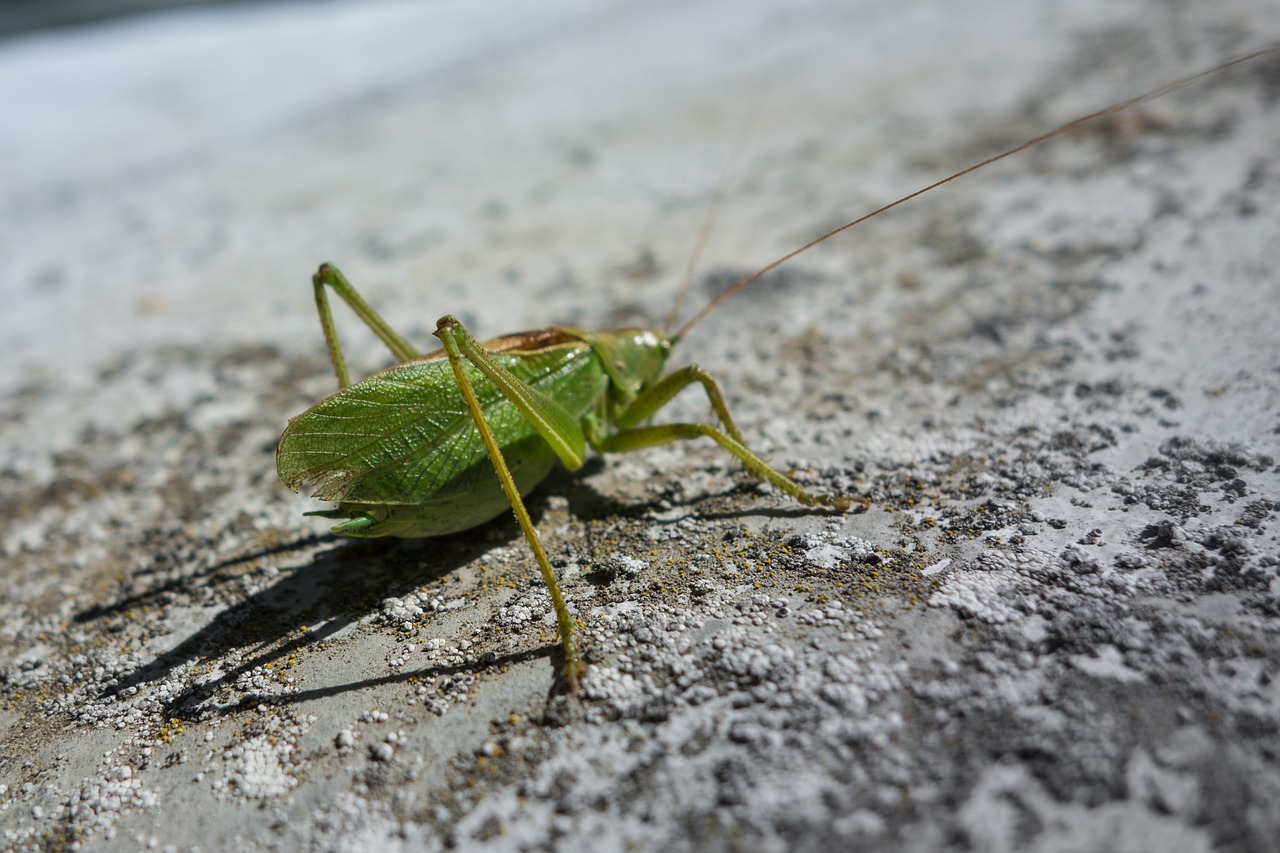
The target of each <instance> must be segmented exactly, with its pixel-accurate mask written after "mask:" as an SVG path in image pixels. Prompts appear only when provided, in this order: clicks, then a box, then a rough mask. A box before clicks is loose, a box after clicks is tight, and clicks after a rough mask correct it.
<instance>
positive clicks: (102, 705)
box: [0, 0, 1280, 851]
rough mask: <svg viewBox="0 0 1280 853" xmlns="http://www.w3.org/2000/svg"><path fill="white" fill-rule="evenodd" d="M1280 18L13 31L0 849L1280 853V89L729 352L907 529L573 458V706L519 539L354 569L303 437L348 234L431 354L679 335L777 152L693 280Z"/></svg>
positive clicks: (1092, 8)
mask: <svg viewBox="0 0 1280 853" xmlns="http://www.w3.org/2000/svg"><path fill="white" fill-rule="evenodd" d="M535 6H536V8H534V7H535ZM1277 33H1280V20H1277V15H1276V10H1275V6H1274V4H1273V3H1272V2H1270V1H1269V0H1226V2H1223V3H1216V4H1212V5H1211V4H1182V3H1151V2H1119V3H1116V2H1106V3H1104V2H1081V3H1070V4H1062V3H1039V4H1027V3H1002V2H994V0H985V2H979V3H971V4H963V5H961V4H948V3H941V2H905V3H903V2H896V0H895V2H877V3H870V2H869V3H864V4H847V3H821V2H803V3H778V4H761V3H750V4H744V3H741V2H727V0H726V2H719V0H708V1H707V2H699V3H657V4H654V3H623V2H597V3H587V2H571V0H559V2H553V3H540V4H531V5H529V6H519V5H516V4H509V5H495V4H488V3H432V4H412V3H388V2H374V3H358V4H357V3H342V2H334V3H325V4H303V3H299V4H293V5H268V6H243V7H242V6H236V7H232V8H228V9H220V10H197V11H185V12H179V13H172V14H168V15H163V16H157V17H142V18H135V19H131V20H128V21H124V22H120V23H115V24H102V25H95V26H91V27H84V28H80V29H74V30H66V31H56V32H48V33H42V34H35V35H29V36H23V37H18V38H13V39H9V40H7V41H4V42H0V115H3V116H4V117H5V119H4V121H3V122H0V186H3V187H4V192H3V194H2V195H0V257H3V260H4V273H5V274H4V275H3V276H2V277H0V298H2V299H3V305H4V308H3V310H2V311H0V347H2V348H3V349H2V350H0V352H2V355H3V363H4V365H5V370H4V372H3V375H0V412H3V419H2V422H0V519H3V521H2V522H0V559H2V560H3V564H2V571H3V579H4V595H3V603H2V604H0V617H2V618H0V661H2V669H0V698H2V700H3V704H2V706H0V732H2V734H0V738H2V746H0V839H2V840H0V846H3V847H4V848H6V849H23V850H25V849H71V848H84V849H93V850H134V849H138V848H139V847H140V846H150V847H153V848H155V849H174V850H197V849H199V850H264V849H314V850H385V849H404V850H409V849H413V850H418V849H423V850H437V849H444V848H458V849H476V850H495V851H497V850H542V849H566V850H568V849H577V850H580V849H592V850H604V851H609V850H677V851H678V850H693V849H699V850H730V849H733V850H830V849H909V850H933V849H943V848H947V849H976V850H995V851H999V850H1015V849H1018V850H1022V849H1032V850H1096V849H1108V850H1149V849H1160V850H1208V849H1213V848H1217V849H1225V850H1241V851H1245V850H1266V849H1273V848H1272V845H1273V844H1274V839H1275V838H1276V837H1277V836H1278V834H1280V809H1278V808H1277V806H1276V803H1277V802H1278V801H1280V737H1278V726H1280V679H1278V678H1277V675H1278V673H1277V669H1278V668H1280V663H1278V661H1280V574H1278V571H1280V570H1278V568H1277V556H1278V549H1277V545H1276V541H1275V535H1276V534H1275V529H1276V527H1275V514H1276V504H1275V501H1276V486H1277V469H1276V461H1275V460H1276V456H1277V434H1278V432H1280V418H1278V415H1280V393H1278V392H1280V370H1278V366H1280V360H1278V358H1277V357H1278V356H1280V346H1277V336H1276V331H1275V330H1276V328H1277V327H1278V326H1280V287H1278V286H1277V283H1276V277H1275V270H1276V268H1277V266H1278V262H1280V165H1278V161H1277V159H1276V140H1277V139H1280V109H1277V102H1278V99H1280V68H1278V67H1277V64H1276V63H1275V62H1274V61H1271V62H1257V63H1254V64H1252V65H1250V66H1249V67H1246V68H1242V69H1240V70H1238V71H1236V72H1234V73H1230V74H1227V75H1223V76H1221V77H1219V78H1216V79H1214V80H1211V81H1208V82H1205V83H1203V84H1201V85H1198V86H1196V87H1195V88H1193V89H1190V90H1187V91H1184V92H1182V93H1180V94H1178V95H1175V96H1172V97H1169V98H1166V99H1164V100H1161V101H1159V102H1156V103H1153V104H1150V105H1149V106H1147V107H1144V108H1143V109H1142V110H1140V111H1137V112H1135V113H1132V114H1129V115H1127V116H1124V117H1122V118H1118V119H1116V120H1114V121H1110V122H1107V123H1105V124H1104V125H1102V126H1099V127H1095V128H1092V129H1090V130H1088V131H1083V132H1080V133H1077V134H1074V135H1072V136H1071V137H1069V138H1064V139H1061V140H1059V141H1057V142H1055V143H1053V144H1052V145H1050V146H1047V147H1044V148H1042V149H1039V150H1037V151H1035V152H1033V153H1029V154H1027V155H1023V156H1019V157H1017V158H1014V159H1013V160H1011V161H1008V162H1006V163H1004V164H1002V165H1000V166H997V167H993V168H991V169H988V170H985V171H984V172H982V173H980V174H978V175H974V176H971V177H970V178H967V179H965V180H963V181H961V182H957V183H956V184H954V185H952V186H950V187H948V188H945V189H943V190H941V191H939V192H936V193H933V194H932V195H931V196H929V197H927V198H925V199H922V200H920V201H918V202H915V203H912V204H911V205H909V206H906V207H904V208H902V209H900V210H898V211H896V212H895V213H893V214H891V215H888V216H884V217H881V218H880V219H879V220H877V221H875V222H874V223H871V224H869V225H867V226H865V227H863V228H861V229H859V230H858V231H857V233H855V234H853V235H849V236H848V237H846V238H843V239H839V240H833V241H831V242H830V243H829V244H827V245H825V246H823V247H822V248H821V249H819V250H815V251H813V252H811V253H809V254H807V255H805V256H803V257H801V258H799V259H797V260H796V261H794V262H793V263H791V264H789V265H788V266H786V267H785V268H784V269H782V270H780V271H779V272H778V273H777V274H776V275H773V276H770V277H769V278H768V279H767V280H766V281H764V282H762V283H761V285H760V286H758V287H756V288H755V289H754V290H752V291H750V292H747V293H744V294H742V295H741V296H740V297H739V298H737V299H736V300H734V301H733V302H731V303H729V304H728V305H726V306H725V308H724V309H723V310H722V311H720V312H719V313H718V314H716V315H714V316H713V317H712V318H711V319H709V320H708V321H707V322H706V323H704V324H703V325H701V326H700V327H698V328H697V329H696V330H695V332H694V333H693V334H691V335H690V336H689V338H688V340H687V341H686V342H685V344H684V345H683V352H682V353H679V354H678V355H677V358H678V359H681V358H682V359H685V360H694V361H697V362H699V363H701V364H703V365H704V366H706V367H707V368H708V369H709V370H711V371H712V372H713V373H714V374H715V375H717V376H718V377H720V379H721V380H722V382H723V385H724V388H725V389H726V393H727V394H728V397H729V402H730V405H731V407H732V408H733V410H734V411H735V412H736V413H737V414H738V417H739V422H740V424H741V425H742V427H743V429H744V431H745V433H746V434H747V436H748V437H749V438H750V440H751V441H752V442H753V444H754V445H755V446H756V448H757V449H759V450H760V451H761V452H762V453H764V454H766V455H767V456H769V457H770V458H771V459H773V460H775V461H776V462H778V464H780V465H783V466H785V467H788V468H790V469H793V470H795V471H796V472H797V476H799V477H800V478H801V479H802V480H804V481H805V482H807V483H811V484H813V485H814V486H815V487H818V488H823V489H829V490H833V491H836V492H841V493H860V494H866V495H868V496H869V497H871V499H872V500H873V501H874V506H873V508H872V509H871V510H870V511H869V512H867V513H865V514H859V515H851V516H848V517H832V516H830V515H824V514H821V513H812V512H806V511H803V510H802V509H800V508H798V507H796V506H794V505H792V504H790V503H789V502H788V501H786V500H785V499H783V498H781V497H780V496H778V495H776V494H772V493H770V491H769V490H768V489H763V488H760V487H758V486H756V485H755V484H753V483H752V482H750V481H749V480H747V479H746V478H744V477H743V476H742V474H741V472H740V471H739V469H738V468H737V466H736V465H734V464H732V462H731V461H730V460H728V459H726V458H725V457H724V456H723V455H722V454H720V453H718V452H716V450H715V449H714V448H712V447H707V446H703V445H701V444H691V445H689V446H686V447H673V448H669V449H662V450H657V451H653V452H646V453H643V454H638V455H634V456H629V457H619V458H610V459H605V460H599V461H595V462H592V463H591V464H590V465H589V466H588V468H587V469H586V470H585V471H583V472H581V474H580V475H576V476H569V475H566V474H563V473H561V474H557V475H555V476H553V477H552V478H551V480H550V481H549V482H548V483H547V485H546V486H545V487H544V488H543V489H541V490H540V491H539V492H538V493H537V495H536V497H535V498H534V500H533V501H532V508H533V511H534V514H535V516H536V517H537V521H538V524H539V526H540V528H541V530H542V531H543V533H544V535H545V538H546V544H547V546H548V550H549V551H550V553H552V554H553V555H554V557H555V560H556V563H557V567H558V569H559V570H560V571H561V573H562V574H563V576H564V586H565V591H566V594H567V596H568V598H569V599H570V602H571V605H572V607H573V609H574V610H575V612H576V613H577V614H578V616H579V618H580V619H581V623H582V626H583V628H582V636H583V641H584V644H585V647H586V653H587V655H588V657H589V659H590V661H591V671H590V674H589V675H588V677H587V679H586V682H585V689H584V691H583V694H582V695H581V696H580V697H577V698H572V699H570V698H567V697H564V696H560V695H556V694H555V693H554V685H555V681H556V667H557V664H556V653H555V644H554V642H553V640H552V637H553V633H554V629H553V626H552V622H551V620H550V610H549V607H548V602H547V596H546V594H545V592H544V591H543V590H542V589H541V588H540V584H539V582H538V581H537V577H536V571H535V569H534V567H533V564H532V561H531V560H530V558H529V555H528V553H527V551H526V549H525V548H524V547H523V546H522V544H521V542H520V541H519V540H518V538H517V535H516V530H515V528H514V525H513V524H510V523H506V522H497V523H493V524H491V525H489V526H487V527H485V528H482V529H479V530H475V531H473V532H471V533H468V534H465V535H459V536H456V537H451V538H448V539H441V540H435V541H424V542H402V543H387V544H385V545H383V544H379V543H373V544H344V543H342V542H338V541H335V540H333V539H331V538H329V537H327V536H326V535H325V533H324V531H325V526H324V524H323V522H322V521H321V520H318V519H313V518H305V517H303V516H302V514H301V513H302V512H303V511H305V510H307V509H314V508H317V507H316V506H315V504H314V503H313V502H311V501H309V500H307V499H304V498H298V497H296V496H293V495H291V494H289V493H288V492H287V491H286V490H285V489H283V487H281V486H280V484H279V483H278V482H277V480H276V477H275V472H274V465H273V458H272V453H273V448H274V444H275V441H276V439H277V437H278V435H279V432H280V430H281V428H282V427H283V425H284V423H285V420H286V419H287V418H288V417H289V416H290V415H293V414H296V413H298V412H300V411H302V410H303V409H305V408H306V407H307V406H308V405H310V404H311V403H314V402H315V401H317V400H319V399H320V398H321V397H323V396H324V395H325V394H327V393H329V391H330V390H331V389H332V387H333V377H332V375H331V372H330V370H329V367H328V364H327V360H326V358H325V354H324V350H323V345H322V342H321V338H320V334H319V329H318V324H317V323H316V320H315V317H314V310H313V307H312V304H311V295H310V292H309V283H308V277H309V275H310V273H311V272H312V271H313V270H314V268H315V267H316V265H317V264H318V263H319V262H320V261H322V260H330V261H333V262H335V263H337V264H338V265H340V266H341V267H342V268H343V269H344V270H345V271H346V272H347V273H348V275H350V277H351V278H352V279H353V280H354V281H355V282H356V283H357V284H358V285H359V286H361V287H362V288H363V290H364V292H365V293H366V295H367V296H368V297H369V299H370V300H371V301H372V302H373V303H374V304H375V305H377V306H379V307H381V308H382V309H383V310H384V311H385V313H386V315H387V316H388V318H389V319H390V320H391V321H392V323H393V324H395V325H396V326H397V327H398V328H399V329H400V330H401V331H403V332H404V333H405V334H407V335H408V336H409V337H410V338H411V339H412V340H414V341H417V342H420V343H421V344H422V345H423V346H426V345H427V344H429V343H430V342H431V338H430V336H429V332H430V330H431V329H432V328H434V322H435V319H436V318H437V317H438V316H440V315H441V314H443V313H446V312H452V313H456V314H458V315H459V316H460V317H461V318H462V319H463V320H464V321H465V322H467V323H469V324H471V326H472V328H473V329H474V330H476V331H477V332H478V333H479V334H481V335H494V334H499V333H503V332H509V331H513V330H517V329H521V328H529V327H537V326H541V325H545V324H549V323H561V324H576V325H582V326H591V327H607V326H613V325H618V324H622V323H630V322H637V321H643V322H647V323H651V324H658V323H661V322H662V319H663V317H664V316H665V313H666V311H667V309H668V307H669V305H670V304H671V300H672V298H673V295H674V294H675V292H676V291H677V290H678V288H679V286H680V281H681V278H682V275H683V273H682V270H683V268H684V265H685V262H686V259H687V257H688V256H689V252H690V247H691V245H692V244H693V242H694V236H693V235H694V234H695V232H696V231H697V229H698V223H699V221H700V220H701V218H702V215H703V212H704V211H705V209H706V206H707V200H708V199H709V197H710V196H711V195H712V193H713V190H714V187H715V186H716V184H717V175H718V174H719V173H720V171H721V165H722V163H723V162H724V161H725V160H726V158H728V157H729V154H730V152H732V151H733V150H734V149H735V145H736V143H735V140H737V139H739V138H745V139H746V140H747V142H746V146H745V152H744V154H743V155H742V156H741V158H740V160H739V166H738V167H737V168H736V169H735V170H733V174H734V177H732V178H731V179H729V180H728V181H727V183H726V186H727V191H726V197H725V200H724V203H723V204H722V205H721V208H720V212H719V215H718V217H717V221H716V226H715V230H714V234H713V238H712V240H711V243H710V245H709V246H708V249H707V252H706V255H705V259H704V261H703V264H702V268H701V269H702V272H701V273H700V274H699V276H698V278H697V282H696V285H695V287H694V291H693V296H692V303H693V304H694V305H696V304H700V303H701V302H702V301H703V300H705V299H707V298H709V295H710V294H711V293H713V292H715V290H716V288H717V287H720V286H723V284H724V283H725V282H726V281H728V280H731V279H732V278H734V277H736V276H738V275H740V274H743V273H745V272H747V271H750V270H752V269H753V268H755V267H757V266H759V265H761V264H763V263H765V262H767V261H769V260H770V259H772V258H773V257H775V256H777V255H779V254H781V253H782V252H784V251H786V250H788V249H790V248H793V247H794V246H796V245H799V244H800V243H802V242H804V241H805V240H806V239H808V238H810V237H812V236H813V235H815V234H817V233H820V232H821V231H822V230H823V229H824V228H826V227H829V226H831V225H833V224H836V223H838V222H840V221H842V220H844V219H847V218H851V217H852V216H855V215H857V214H859V213H862V212H864V211H865V210H867V209H870V208H871V207H874V206H876V205H877V204H879V203H882V202H883V201H886V200H889V199H891V198H894V197H896V196H898V195H901V194H903V193H905V192H908V191H910V190H912V189H915V188H916V187H918V186H921V185H923V184H926V183H928V182H929V181H931V180H933V179H935V178H936V177H939V176H941V175H943V174H945V173H947V172H948V171H950V170H952V169H954V168H958V167H959V166H962V165H965V164H967V163H969V162H972V161H975V160H977V159H980V158H981V157H982V156H984V155H986V154H989V153H991V152H993V151H995V150H998V149H999V148H1001V147H1003V146H1006V145H1009V144H1012V143H1014V142H1016V141H1018V140H1020V139H1022V138H1025V137H1028V136H1031V135H1034V134H1035V133H1037V132H1040V131H1043V130H1045V129H1048V128H1050V127H1052V126H1054V125H1056V124H1058V123H1060V122H1062V121H1065V120H1066V119H1069V118H1071V117H1074V116H1075V115H1077V114H1080V113H1084V112H1088V111H1090V110H1092V109H1096V108H1099V107H1101V106H1104V105H1106V104H1108V103H1110V102H1112V101H1114V100H1118V99H1120V98H1123V97H1126V96H1128V95H1131V94H1135V93H1137V92H1140V91H1143V90H1145V89H1148V88H1151V87H1154V86H1156V85H1158V84H1161V83H1164V82H1168V81H1170V80H1172V79H1174V78H1176V77H1179V76H1182V75H1184V74H1187V73H1190V72H1192V71H1194V70H1198V69H1200V68H1202V67H1207V66H1208V65H1211V64H1213V63H1214V62H1216V61H1218V60H1220V59H1223V58H1225V57H1227V56H1230V55H1232V54H1235V53H1240V52H1243V51H1245V50H1248V49H1252V48H1255V47H1258V46H1260V45H1262V44H1264V43H1265V42H1266V41H1267V40H1268V39H1274V38H1275V37H1276V34H1277ZM752 115H754V119H752V118H749V116H752ZM744 127H749V130H747V131H745V132H743V130H742V129H743V128H744ZM349 320H350V318H349V317H346V316H343V317H341V318H340V322H341V323H342V328H343V331H344V333H346V336H347V338H348V340H349V342H350V343H349V351H350V352H351V354H352V358H353V362H354V365H353V366H354V368H355V370H356V372H358V373H367V372H369V371H371V370H373V369H376V368H378V367H380V366H382V365H383V364H385V363H386V355H385V353H384V352H381V351H379V347H378V346H377V344H376V341H374V340H372V338H371V336H370V335H368V334H367V333H362V332H361V331H360V330H357V329H356V328H355V324H354V323H352V322H349ZM686 397H687V398H686ZM670 416H671V417H672V418H677V417H678V418H701V417H705V416H706V404H705V401H704V400H701V399H698V395H697V394H692V393H691V394H688V395H686V396H685V397H681V398H680V399H679V400H678V401H677V403H676V404H675V405H674V406H673V409H672V411H671V413H670Z"/></svg>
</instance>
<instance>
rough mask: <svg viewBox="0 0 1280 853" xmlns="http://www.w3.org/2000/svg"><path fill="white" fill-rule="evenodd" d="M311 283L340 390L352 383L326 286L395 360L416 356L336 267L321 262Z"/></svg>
mask: <svg viewBox="0 0 1280 853" xmlns="http://www.w3.org/2000/svg"><path fill="white" fill-rule="evenodd" d="M311 284H312V286H314V287H315V294H316V311H318V312H319V314H320V328H321V329H323V330H324V344H325V346H326V347H328V349H329V360H330V361H332V362H333V372H334V373H335V374H337V376H338V388H339V389H342V388H346V387H347V386H349V385H350V384H351V374H350V373H348V372H347V359H346V357H345V356H344V355H343V354H342V344H341V343H340V342H339V341H338V329H337V326H335V325H334V322H333V310H332V309H331V308H330V307H329V296H328V294H326V293H325V288H326V287H331V288H333V292H334V293H336V294H338V296H340V297H342V301H343V302H345V303H347V305H348V306H349V307H350V308H351V310H352V311H354V312H355V315H356V316H357V317H359V318H360V319H361V320H362V321H363V322H364V324H365V325H366V326H368V327H369V328H370V329H372V330H373V333H374V334H375V335H377V336H378V339H379V340H380V341H382V342H383V343H384V344H386V345H387V349H389V350H391V354H392V355H393V356H395V357H396V361H408V360H409V359H411V358H414V357H415V356H417V355H419V353H418V351H417V350H416V349H414V348H413V346H412V345H411V344H410V343H409V342H408V341H406V340H405V339H404V338H402V337H401V336H400V335H399V334H397V333H396V331H395V330H394V329H392V328H391V327H390V326H389V325H387V321H386V320H384V319H382V316H381V315H380V314H378V312H377V311H374V310H373V308H372V307H370V305H369V303H368V302H365V301H364V297H362V296H361V295H360V294H359V293H357V292H356V289H355V288H354V287H352V286H351V282H349V281H347V277H346V276H345V275H343V274H342V272H341V271H340V270H339V269H338V268H337V267H335V266H333V265H332V264H327V263H326V264H321V265H320V269H318V270H316V274H315V275H313V276H312V277H311Z"/></svg>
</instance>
